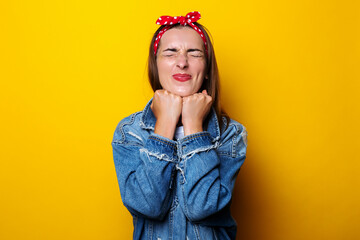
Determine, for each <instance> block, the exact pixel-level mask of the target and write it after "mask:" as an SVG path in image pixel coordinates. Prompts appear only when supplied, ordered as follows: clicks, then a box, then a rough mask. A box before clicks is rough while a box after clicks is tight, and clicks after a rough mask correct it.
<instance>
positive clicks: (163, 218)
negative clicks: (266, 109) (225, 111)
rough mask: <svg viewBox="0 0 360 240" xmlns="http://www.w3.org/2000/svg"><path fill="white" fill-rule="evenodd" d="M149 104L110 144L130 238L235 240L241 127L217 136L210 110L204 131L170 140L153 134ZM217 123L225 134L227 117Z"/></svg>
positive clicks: (121, 126)
mask: <svg viewBox="0 0 360 240" xmlns="http://www.w3.org/2000/svg"><path fill="white" fill-rule="evenodd" d="M151 102H152V100H150V101H149V102H148V104H147V105H146V107H145V109H144V110H143V111H141V112H136V113H134V114H132V115H130V116H128V117H126V118H124V119H123V120H121V121H120V123H119V124H118V126H117V127H116V130H115V133H114V138H113V141H112V147H113V154H114V162H115V169H116V174H117V179H118V182H119V187H120V193H121V198H122V201H123V203H124V205H125V207H126V208H127V209H128V210H129V211H130V213H131V215H132V216H133V225H134V234H133V239H149V240H153V239H155V240H164V239H175V240H177V239H181V240H182V239H184V240H185V239H186V240H187V239H191V240H192V239H197V240H200V239H204V240H211V239H235V235H236V222H235V220H234V219H233V218H232V216H231V214H230V203H231V199H232V192H233V188H234V183H235V178H236V176H237V174H238V172H239V170H240V167H241V165H242V164H243V162H244V160H245V154H246V146H247V141H246V136H247V133H246V130H245V128H244V126H243V125H241V124H240V123H238V122H236V121H234V120H231V121H230V122H229V126H228V128H227V129H226V130H225V131H224V132H221V133H220V126H219V122H218V120H217V117H216V114H215V110H214V109H212V110H211V111H210V113H209V114H210V116H209V122H208V127H207V130H206V131H203V132H199V133H194V134H191V135H188V136H185V137H184V138H182V139H179V140H172V139H168V138H165V137H163V136H160V135H158V134H155V133H154V127H155V123H156V118H155V116H154V114H153V112H152V110H151V108H150V105H151ZM221 124H222V125H223V128H222V129H224V128H225V127H224V126H225V125H226V118H223V119H222V121H221Z"/></svg>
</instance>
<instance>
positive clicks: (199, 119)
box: [181, 90, 212, 135]
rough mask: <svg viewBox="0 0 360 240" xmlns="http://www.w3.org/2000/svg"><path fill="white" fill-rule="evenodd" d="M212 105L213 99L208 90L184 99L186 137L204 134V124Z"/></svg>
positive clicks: (183, 120)
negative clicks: (198, 133) (199, 133)
mask: <svg viewBox="0 0 360 240" xmlns="http://www.w3.org/2000/svg"><path fill="white" fill-rule="evenodd" d="M211 105H212V97H211V96H210V95H208V94H207V91H206V90H203V91H202V92H201V93H195V94H193V95H190V96H188V97H183V104H182V113H181V114H182V124H183V125H184V132H185V135H189V134H193V133H196V132H202V131H203V128H202V125H203V122H204V120H205V118H206V116H207V115H208V113H209V111H210V109H211Z"/></svg>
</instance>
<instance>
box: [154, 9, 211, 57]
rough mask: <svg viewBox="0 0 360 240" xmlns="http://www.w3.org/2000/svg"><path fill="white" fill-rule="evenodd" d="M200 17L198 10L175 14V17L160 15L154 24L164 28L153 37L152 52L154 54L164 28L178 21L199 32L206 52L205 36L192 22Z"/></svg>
mask: <svg viewBox="0 0 360 240" xmlns="http://www.w3.org/2000/svg"><path fill="white" fill-rule="evenodd" d="M200 18H201V15H200V12H197V11H193V12H190V13H188V14H186V16H185V17H184V16H176V17H171V16H161V17H159V18H158V19H157V20H156V24H158V25H163V26H164V28H163V29H162V30H161V31H160V32H159V33H158V35H157V37H156V38H155V43H154V54H155V55H156V51H157V47H158V45H159V42H160V38H161V36H162V35H163V34H164V33H165V32H166V30H168V29H170V28H171V27H172V25H174V24H177V23H180V24H181V25H183V26H186V25H187V24H188V25H189V26H191V27H192V28H193V29H194V30H195V31H197V32H199V35H200V37H201V39H202V40H203V41H204V44H205V51H206V54H207V44H206V38H205V36H204V34H202V31H201V29H200V28H198V27H196V25H195V24H194V22H197V20H199V19H200Z"/></svg>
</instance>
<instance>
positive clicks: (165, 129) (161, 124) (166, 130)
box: [154, 119, 177, 139]
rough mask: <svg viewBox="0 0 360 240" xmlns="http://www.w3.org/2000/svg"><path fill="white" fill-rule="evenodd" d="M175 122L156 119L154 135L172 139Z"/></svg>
mask: <svg viewBox="0 0 360 240" xmlns="http://www.w3.org/2000/svg"><path fill="white" fill-rule="evenodd" d="M176 124H177V122H176V121H174V120H166V119H158V120H157V121H156V124H155V129H154V133H156V134H158V135H160V136H163V137H166V138H168V139H173V138H174V134H175V128H176Z"/></svg>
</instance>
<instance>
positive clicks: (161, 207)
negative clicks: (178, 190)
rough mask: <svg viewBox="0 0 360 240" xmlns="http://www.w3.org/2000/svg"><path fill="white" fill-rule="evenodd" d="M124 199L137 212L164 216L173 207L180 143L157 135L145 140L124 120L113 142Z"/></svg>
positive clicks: (116, 167)
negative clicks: (176, 160)
mask: <svg viewBox="0 0 360 240" xmlns="http://www.w3.org/2000/svg"><path fill="white" fill-rule="evenodd" d="M112 147H113V156H114V163H115V169H116V174H117V179H118V183H119V187H120V193H121V198H122V201H123V203H124V205H125V207H126V208H127V209H128V210H129V211H130V212H131V213H132V214H135V215H140V216H143V217H147V218H152V219H162V218H163V217H164V216H165V214H166V213H167V211H168V210H169V208H170V204H171V201H170V200H169V199H170V191H171V189H170V188H171V182H172V178H173V175H174V171H175V170H174V169H173V168H174V164H173V162H174V161H175V160H174V156H176V155H175V154H176V144H175V143H174V142H171V141H170V140H168V139H166V138H164V137H161V136H159V135H157V134H151V135H149V137H147V139H142V137H141V136H140V134H137V133H136V131H135V130H134V129H131V126H128V125H127V124H126V123H123V122H120V123H119V125H118V126H117V128H116V130H115V133H114V138H113V141H112Z"/></svg>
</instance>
